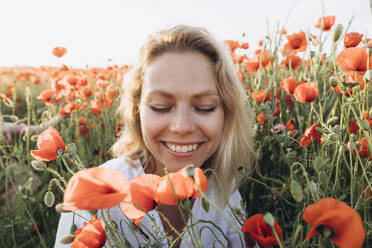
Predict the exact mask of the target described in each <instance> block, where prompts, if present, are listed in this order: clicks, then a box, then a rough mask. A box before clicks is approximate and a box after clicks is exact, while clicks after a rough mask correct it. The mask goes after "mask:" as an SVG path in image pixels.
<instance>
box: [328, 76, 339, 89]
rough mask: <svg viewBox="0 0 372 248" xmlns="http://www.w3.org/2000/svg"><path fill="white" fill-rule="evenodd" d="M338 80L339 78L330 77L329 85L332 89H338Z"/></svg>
mask: <svg viewBox="0 0 372 248" xmlns="http://www.w3.org/2000/svg"><path fill="white" fill-rule="evenodd" d="M338 81H339V80H338V79H337V77H333V76H332V77H329V84H330V85H331V86H332V87H336V86H337V85H338Z"/></svg>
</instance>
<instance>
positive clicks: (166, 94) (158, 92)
mask: <svg viewBox="0 0 372 248" xmlns="http://www.w3.org/2000/svg"><path fill="white" fill-rule="evenodd" d="M153 95H160V96H162V97H166V98H173V95H172V94H171V93H169V92H166V91H163V90H154V91H151V92H150V93H149V96H153ZM204 96H219V94H218V93H217V91H215V90H206V91H203V92H200V93H198V94H195V95H193V96H192V98H193V99H196V98H200V97H204Z"/></svg>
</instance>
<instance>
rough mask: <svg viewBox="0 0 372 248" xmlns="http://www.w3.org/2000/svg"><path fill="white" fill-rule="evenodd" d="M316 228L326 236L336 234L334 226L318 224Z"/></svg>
mask: <svg viewBox="0 0 372 248" xmlns="http://www.w3.org/2000/svg"><path fill="white" fill-rule="evenodd" d="M316 230H317V231H318V232H319V233H320V234H321V235H323V236H324V237H326V238H332V237H333V236H335V235H336V233H335V231H334V230H333V229H332V228H330V227H328V226H326V225H324V224H319V225H317V227H316Z"/></svg>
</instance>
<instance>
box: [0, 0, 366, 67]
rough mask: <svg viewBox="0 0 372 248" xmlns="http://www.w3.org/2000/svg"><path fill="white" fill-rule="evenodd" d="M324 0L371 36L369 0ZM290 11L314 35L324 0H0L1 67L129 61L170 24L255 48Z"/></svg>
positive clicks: (291, 21) (292, 20)
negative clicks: (59, 51) (60, 51)
mask: <svg viewBox="0 0 372 248" xmlns="http://www.w3.org/2000/svg"><path fill="white" fill-rule="evenodd" d="M323 2H324V15H325V16H328V15H335V16H336V24H337V23H342V24H344V26H346V25H347V23H348V21H349V20H350V19H351V18H352V16H353V15H356V17H355V18H354V20H353V23H352V25H351V28H350V29H349V31H356V32H359V33H366V32H368V31H369V36H368V37H370V38H372V34H371V32H372V30H371V28H372V13H371V8H370V0H323ZM292 7H293V11H292V12H291V11H290V10H291V9H292ZM289 14H290V15H289ZM288 15H289V18H288V21H287V24H286V25H285V28H286V29H287V31H288V34H291V33H293V32H298V31H299V30H300V29H302V30H304V31H306V30H309V31H310V32H313V33H314V34H315V35H317V34H318V33H319V30H318V29H316V28H315V27H314V25H315V24H316V23H317V21H318V19H319V18H320V17H321V16H322V1H321V0H297V1H296V0H182V1H180V0H152V1H151V0H105V1H103V0H1V1H0V67H3V66H15V65H18V66H40V65H56V66H59V65H61V64H62V63H63V64H66V65H68V66H73V67H85V66H86V65H88V66H89V67H94V66H101V67H102V66H104V67H105V66H108V65H110V64H118V65H123V64H129V63H131V62H133V61H134V59H135V57H136V55H137V53H138V50H139V48H140V46H141V45H142V44H143V43H144V41H145V39H146V37H147V35H149V34H151V33H153V32H155V31H158V30H160V29H163V28H166V27H170V26H173V25H176V24H190V25H197V26H203V27H205V28H207V29H208V30H210V31H211V32H212V33H213V34H214V35H216V36H217V38H219V39H221V40H222V39H238V40H244V41H248V42H249V44H250V48H249V49H250V50H252V51H253V49H255V48H257V45H256V44H257V42H258V41H259V40H260V39H262V38H263V37H264V36H265V35H266V34H267V33H268V28H267V27H268V26H269V28H270V32H273V30H274V29H275V27H276V25H277V23H279V24H280V25H283V24H284V22H285V20H286V17H287V16H288ZM368 29H369V30H368ZM243 32H245V33H246V37H245V38H244V39H242V38H241V35H242V33H243ZM57 45H60V46H65V47H66V48H67V49H68V52H67V54H66V55H65V56H64V57H62V58H61V59H57V58H56V57H54V56H53V55H52V53H51V49H52V48H53V47H54V46H57ZM109 58H110V59H112V61H113V62H108V59H109Z"/></svg>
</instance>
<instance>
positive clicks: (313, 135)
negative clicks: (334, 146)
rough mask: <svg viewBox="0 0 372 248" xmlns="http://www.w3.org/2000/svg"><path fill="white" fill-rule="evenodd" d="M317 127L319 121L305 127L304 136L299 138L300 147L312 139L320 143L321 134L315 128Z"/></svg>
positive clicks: (308, 143)
mask: <svg viewBox="0 0 372 248" xmlns="http://www.w3.org/2000/svg"><path fill="white" fill-rule="evenodd" d="M317 127H320V124H319V123H315V124H313V125H311V126H310V127H308V128H306V130H305V132H304V137H302V138H301V139H300V144H301V147H306V146H308V145H310V144H311V142H312V141H313V139H316V140H317V141H318V142H319V143H321V138H322V136H323V134H322V133H320V132H319V131H318V130H316V128H317Z"/></svg>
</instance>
